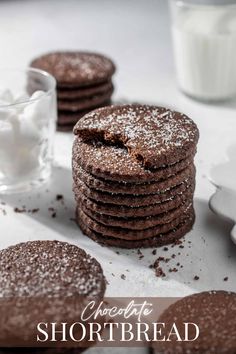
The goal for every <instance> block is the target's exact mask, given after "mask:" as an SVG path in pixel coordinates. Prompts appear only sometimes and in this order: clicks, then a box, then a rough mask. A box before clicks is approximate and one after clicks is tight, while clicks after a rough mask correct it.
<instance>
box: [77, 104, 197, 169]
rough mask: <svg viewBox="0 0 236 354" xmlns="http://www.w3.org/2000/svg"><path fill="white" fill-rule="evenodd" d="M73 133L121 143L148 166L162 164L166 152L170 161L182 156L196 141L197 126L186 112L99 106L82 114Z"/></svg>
mask: <svg viewBox="0 0 236 354" xmlns="http://www.w3.org/2000/svg"><path fill="white" fill-rule="evenodd" d="M74 132H75V134H78V135H80V136H82V137H83V138H84V137H85V134H86V137H87V136H88V134H89V133H90V134H91V135H93V134H96V133H97V134H102V136H103V138H104V139H105V140H106V141H111V142H112V141H113V142H121V143H122V144H124V146H125V147H127V149H128V151H129V152H130V153H131V155H132V154H133V155H135V156H136V157H139V158H140V157H141V159H142V160H143V161H144V163H145V162H146V164H147V165H149V166H151V167H157V166H159V164H160V163H163V161H165V155H166V154H168V157H167V158H166V159H167V162H170V163H173V162H174V161H176V159H177V158H178V157H179V159H180V158H185V157H186V156H187V151H188V148H193V146H195V145H196V143H197V140H198V129H197V127H196V125H195V123H194V122H193V121H192V120H191V119H190V118H188V117H187V116H186V115H183V114H181V113H178V112H174V111H171V110H168V109H165V108H161V107H155V106H147V105H125V106H111V107H105V108H101V109H98V110H96V111H93V112H92V113H89V114H87V115H85V116H84V117H83V118H82V119H81V120H80V121H79V122H78V123H77V125H76V126H75V129H74ZM179 154H183V155H184V156H181V157H180V156H179ZM176 155H177V156H176Z"/></svg>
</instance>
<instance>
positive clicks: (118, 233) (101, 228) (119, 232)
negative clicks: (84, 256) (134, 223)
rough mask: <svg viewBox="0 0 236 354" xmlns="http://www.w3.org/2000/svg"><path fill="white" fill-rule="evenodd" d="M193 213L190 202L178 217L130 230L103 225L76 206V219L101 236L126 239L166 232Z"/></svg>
mask: <svg viewBox="0 0 236 354" xmlns="http://www.w3.org/2000/svg"><path fill="white" fill-rule="evenodd" d="M193 213H194V211H193V207H192V204H190V205H189V206H188V208H186V210H185V211H184V212H183V213H182V215H181V216H180V217H179V218H177V219H174V220H172V221H171V222H169V223H167V224H159V225H156V226H153V227H150V228H148V229H143V230H131V229H128V228H121V227H114V226H107V225H103V224H101V223H99V222H97V221H95V220H94V219H92V218H91V217H90V216H88V215H87V214H85V213H84V212H83V211H82V209H80V208H79V207H78V208H77V217H78V219H79V220H81V222H82V223H83V224H85V225H87V227H89V228H90V229H91V230H93V231H95V232H97V233H100V234H102V235H103V236H107V237H114V238H117V239H121V240H128V241H139V240H144V239H147V238H152V237H156V236H159V235H162V234H163V233H167V232H169V231H171V230H173V229H174V228H176V227H178V226H179V225H180V224H182V223H183V222H186V220H188V219H189V218H190V217H191V216H192V215H193Z"/></svg>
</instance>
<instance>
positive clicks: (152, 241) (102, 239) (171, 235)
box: [77, 214, 195, 248]
mask: <svg viewBox="0 0 236 354" xmlns="http://www.w3.org/2000/svg"><path fill="white" fill-rule="evenodd" d="M194 220H195V215H194V214H192V215H191V216H190V217H189V218H188V219H187V220H186V221H185V222H183V223H182V224H180V225H178V227H176V228H175V229H174V230H172V231H169V232H167V233H163V234H160V235H158V236H155V237H151V238H146V239H144V240H124V239H118V238H115V237H106V236H104V235H102V234H101V233H98V232H96V231H93V230H92V229H90V228H89V227H88V226H87V225H86V224H84V223H83V221H82V220H81V219H77V222H78V225H79V226H80V228H81V230H82V232H83V233H84V234H85V235H86V236H88V237H89V238H91V239H92V240H93V241H95V242H98V243H100V244H102V245H105V246H111V247H121V248H148V247H160V246H163V245H167V244H169V243H173V242H175V241H177V240H178V239H180V238H181V237H183V236H185V235H186V233H188V232H189V231H190V230H191V229H192V226H193V224H194Z"/></svg>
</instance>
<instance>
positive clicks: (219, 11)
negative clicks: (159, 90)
mask: <svg viewBox="0 0 236 354" xmlns="http://www.w3.org/2000/svg"><path fill="white" fill-rule="evenodd" d="M170 6H171V13H172V33H173V46H174V56H175V64H176V71H177V80H178V84H179V87H180V89H181V90H182V91H183V92H184V93H186V94H187V95H189V96H191V97H193V98H196V99H199V100H202V101H222V100H227V99H231V98H233V97H235V96H236V65H235V63H236V1H235V0H183V1H181V0H170Z"/></svg>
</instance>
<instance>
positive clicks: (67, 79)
mask: <svg viewBox="0 0 236 354" xmlns="http://www.w3.org/2000/svg"><path fill="white" fill-rule="evenodd" d="M31 66H32V67H34V68H38V69H42V70H45V71H47V72H49V73H50V74H52V75H53V76H54V77H55V78H56V80H57V96H58V128H59V130H72V128H73V126H74V125H75V124H76V122H77V121H78V120H79V119H80V118H81V117H82V116H83V115H84V114H85V113H88V112H89V111H91V110H92V109H94V108H97V107H102V106H106V105H109V103H110V100H111V96H112V93H113V90H114V88H113V84H112V75H113V74H114V72H115V66H114V64H113V62H112V61H111V60H110V59H108V58H107V57H105V56H103V55H100V54H95V53H86V52H56V53H49V54H46V55H43V56H41V57H39V58H37V59H35V60H33V62H32V63H31Z"/></svg>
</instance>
